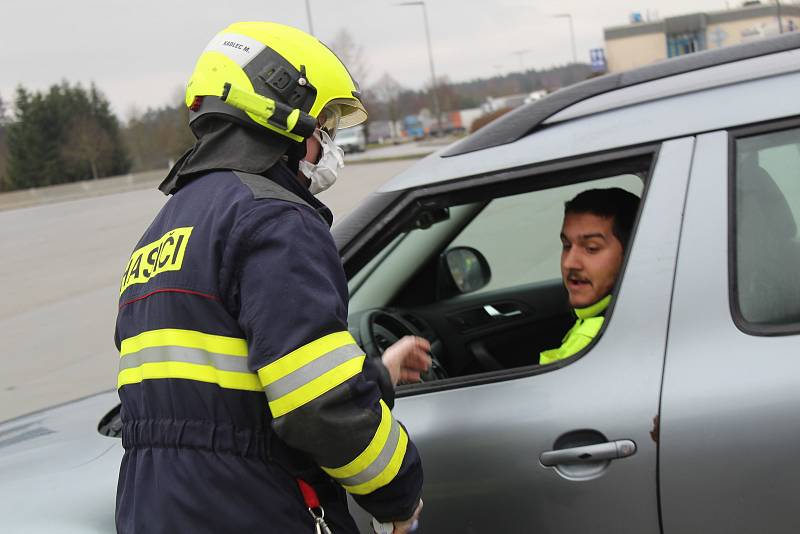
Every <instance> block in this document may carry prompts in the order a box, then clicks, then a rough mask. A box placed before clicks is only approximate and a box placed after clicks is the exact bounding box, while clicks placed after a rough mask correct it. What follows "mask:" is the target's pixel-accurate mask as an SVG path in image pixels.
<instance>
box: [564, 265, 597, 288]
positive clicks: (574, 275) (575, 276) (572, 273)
mask: <svg viewBox="0 0 800 534" xmlns="http://www.w3.org/2000/svg"><path fill="white" fill-rule="evenodd" d="M564 278H566V279H567V280H570V281H574V282H586V283H588V284H589V285H591V284H592V281H591V280H589V279H588V278H586V277H585V276H581V274H580V272H579V271H576V270H574V269H570V270H568V271H567V272H566V273H565V276H564Z"/></svg>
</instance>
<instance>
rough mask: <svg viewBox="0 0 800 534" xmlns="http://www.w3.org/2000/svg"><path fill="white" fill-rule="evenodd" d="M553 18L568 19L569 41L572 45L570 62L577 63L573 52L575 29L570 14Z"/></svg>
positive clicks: (576, 57)
mask: <svg viewBox="0 0 800 534" xmlns="http://www.w3.org/2000/svg"><path fill="white" fill-rule="evenodd" d="M553 17H555V18H557V19H569V39H570V42H571V43H572V62H573V63H577V62H578V55H577V53H576V52H575V28H574V27H573V26H572V14H571V13H559V14H557V15H553Z"/></svg>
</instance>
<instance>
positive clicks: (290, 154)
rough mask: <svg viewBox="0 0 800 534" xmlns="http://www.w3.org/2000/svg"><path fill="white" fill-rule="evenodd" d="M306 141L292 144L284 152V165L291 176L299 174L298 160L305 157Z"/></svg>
mask: <svg viewBox="0 0 800 534" xmlns="http://www.w3.org/2000/svg"><path fill="white" fill-rule="evenodd" d="M306 149H307V147H306V139H303V142H302V143H292V144H290V145H289V149H288V150H287V151H286V158H287V160H286V164H287V166H288V167H289V170H290V171H292V174H298V173H299V172H300V160H301V159H303V158H305V157H306ZM304 178H305V177H304Z"/></svg>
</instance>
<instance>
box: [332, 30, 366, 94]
mask: <svg viewBox="0 0 800 534" xmlns="http://www.w3.org/2000/svg"><path fill="white" fill-rule="evenodd" d="M329 44H330V48H331V50H333V53H334V54H336V55H337V56H339V59H341V60H342V63H344V64H345V66H346V67H347V70H349V71H350V74H351V75H352V76H353V78H355V80H356V82H358V84H359V85H360V86H361V87H364V86H365V85H366V81H367V76H368V72H369V65H367V61H366V59H365V57H364V48H363V47H362V46H361V45H360V44H358V43H357V42H356V41H355V39H353V35H352V34H351V33H350V32H349V31H348V30H347V29H346V28H341V29H340V30H339V31H338V32H337V33H336V35H335V36H334V37H333V40H332V41H331V42H330V43H329Z"/></svg>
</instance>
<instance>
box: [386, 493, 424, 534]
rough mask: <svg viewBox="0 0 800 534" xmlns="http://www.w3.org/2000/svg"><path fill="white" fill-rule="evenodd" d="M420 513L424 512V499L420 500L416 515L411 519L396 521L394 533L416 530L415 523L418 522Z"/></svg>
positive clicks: (399, 533) (406, 533)
mask: <svg viewBox="0 0 800 534" xmlns="http://www.w3.org/2000/svg"><path fill="white" fill-rule="evenodd" d="M420 513H422V499H420V500H419V504H418V505H417V509H416V510H415V511H414V515H412V516H411V518H410V519H408V520H406V521H396V522H395V524H394V531H393V532H392V534H408V533H410V532H414V531H415V530H416V528H415V525H416V524H417V521H419V514H420Z"/></svg>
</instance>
